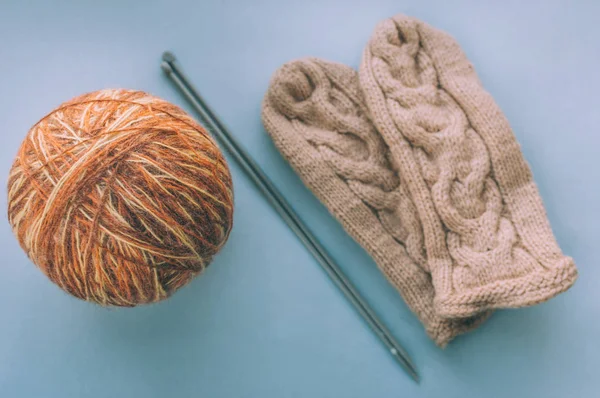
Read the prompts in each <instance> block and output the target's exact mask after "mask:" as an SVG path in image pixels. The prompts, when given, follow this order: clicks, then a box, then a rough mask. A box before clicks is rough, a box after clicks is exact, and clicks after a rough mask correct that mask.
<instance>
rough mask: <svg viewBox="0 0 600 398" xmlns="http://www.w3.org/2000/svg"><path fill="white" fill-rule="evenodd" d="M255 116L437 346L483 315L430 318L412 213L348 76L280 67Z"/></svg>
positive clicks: (332, 69)
mask: <svg viewBox="0 0 600 398" xmlns="http://www.w3.org/2000/svg"><path fill="white" fill-rule="evenodd" d="M262 117H263V123H264V125H265V128H266V130H267V131H268V133H269V134H270V135H271V137H272V138H273V140H274V142H275V144H276V146H277V147H278V148H279V150H280V151H281V153H282V154H283V155H284V156H285V157H286V159H287V160H288V161H289V162H290V164H291V165H292V167H293V168H294V169H295V170H296V172H297V173H298V174H299V175H300V177H301V178H302V180H303V181H304V183H305V184H306V185H307V186H308V187H309V188H310V189H311V190H312V191H313V192H314V194H315V195H316V196H317V197H318V198H319V199H320V200H321V202H322V203H324V204H325V206H326V207H327V208H328V209H329V211H330V212H331V213H332V214H333V215H334V216H335V217H336V218H337V219H338V220H339V221H340V222H341V224H342V225H343V227H344V228H345V229H346V231H347V232H348V233H349V234H350V235H351V236H352V237H353V238H354V239H355V240H356V241H357V242H358V243H359V244H360V245H361V246H362V247H364V248H365V249H366V250H367V252H368V253H369V254H370V255H371V257H372V258H373V259H374V260H375V262H376V263H377V265H378V266H379V267H380V269H381V270H382V271H383V273H384V274H385V275H386V276H387V278H388V279H389V280H390V282H391V283H392V284H393V285H394V286H395V287H396V288H397V289H398V290H399V291H400V293H401V294H402V296H403V297H404V299H405V301H406V302H407V303H408V305H409V306H410V308H411V309H412V310H413V311H414V312H415V313H416V314H417V316H418V317H419V319H420V320H421V322H422V323H423V324H424V325H425V328H426V330H427V332H428V334H429V335H430V336H431V338H432V339H433V340H434V341H435V342H436V343H437V344H439V345H440V346H445V345H446V344H447V343H448V342H449V341H450V340H451V339H452V338H453V337H455V336H456V335H458V334H460V333H463V332H465V331H467V330H469V329H472V328H474V327H476V326H477V325H478V324H479V323H480V322H482V321H483V320H484V319H485V318H486V317H487V316H488V315H489V312H487V313H483V314H479V315H477V316H475V317H471V318H465V319H455V320H452V319H443V318H441V317H440V316H438V315H437V314H436V313H435V311H434V306H433V300H434V296H435V292H434V289H433V285H432V282H431V276H430V275H429V273H428V272H427V270H428V268H429V265H428V264H427V261H426V259H425V257H424V255H425V253H424V251H423V250H424V249H423V248H424V245H423V242H424V237H423V232H422V227H421V223H420V221H419V217H418V213H417V210H416V207H415V205H414V204H413V202H412V200H411V198H410V195H409V192H408V191H407V189H406V182H405V181H403V180H402V178H401V177H400V178H399V177H398V173H397V171H396V170H395V168H394V167H393V166H392V164H391V163H390V159H389V158H390V154H389V151H388V149H387V146H386V145H385V143H384V142H383V140H382V138H381V136H380V135H379V133H378V132H377V131H376V130H375V128H374V127H373V124H372V123H371V121H370V120H369V118H368V113H367V109H366V107H365V105H364V102H363V99H362V94H361V93H360V90H359V86H358V74H357V73H356V72H355V71H354V70H352V69H350V68H348V67H346V66H343V65H338V64H333V63H327V62H324V61H320V60H317V59H306V60H299V61H295V62H291V63H288V64H286V65H284V66H283V67H282V68H280V69H279V70H278V71H277V72H276V73H275V74H274V76H273V78H272V80H271V85H270V87H269V90H268V92H267V94H266V96H265V99H264V102H263V110H262Z"/></svg>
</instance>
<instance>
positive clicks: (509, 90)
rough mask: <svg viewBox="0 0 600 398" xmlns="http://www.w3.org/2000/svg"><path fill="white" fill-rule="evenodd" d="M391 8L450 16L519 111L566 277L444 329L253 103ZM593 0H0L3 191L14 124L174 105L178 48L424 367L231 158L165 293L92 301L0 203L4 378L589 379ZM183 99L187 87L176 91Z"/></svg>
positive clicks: (254, 390)
mask: <svg viewBox="0 0 600 398" xmlns="http://www.w3.org/2000/svg"><path fill="white" fill-rule="evenodd" d="M399 12H403V13H406V14H409V15H413V16H416V17H418V18H420V19H423V20H425V21H426V22H428V23H430V24H431V25H433V26H436V27H438V28H440V29H443V30H445V31H447V32H449V33H451V34H452V35H453V36H454V37H456V38H457V40H458V41H459V42H460V43H461V45H462V46H463V48H464V50H465V51H466V53H467V54H468V56H469V57H470V59H471V60H472V62H473V63H474V65H475V67H476V69H477V71H478V73H479V75H480V77H481V80H482V81H483V83H484V85H485V87H486V88H487V89H488V90H489V91H490V92H491V93H492V95H493V96H494V97H495V98H496V100H497V102H498V103H499V105H500V107H501V108H502V109H503V110H504V111H505V113H506V115H507V117H508V119H509V120H510V121H511V124H512V126H513V127H514V130H515V134H516V135H517V137H518V139H519V141H520V142H521V144H522V147H523V152H524V154H525V156H526V158H527V159H528V161H529V162H530V163H531V167H532V169H533V172H534V174H535V177H536V180H537V182H538V184H539V187H540V191H541V194H542V196H543V198H544V201H545V204H546V207H547V211H548V217H549V218H550V221H551V223H552V225H553V228H554V231H555V233H556V236H557V239H558V241H559V243H560V244H561V247H562V248H563V250H564V251H565V253H567V254H569V255H571V256H573V257H574V258H575V260H576V262H577V264H578V266H579V269H580V278H579V280H578V282H577V283H576V284H575V286H574V287H573V288H572V289H571V290H570V291H569V292H567V293H566V294H564V295H561V296H559V297H558V298H556V299H554V300H552V301H550V302H548V303H546V304H543V305H539V306H536V307H534V308H528V309H520V310H512V311H499V312H497V313H496V314H495V315H494V316H493V317H492V319H490V320H489V321H488V322H487V323H485V324H484V325H483V326H481V327H480V328H479V329H478V330H477V331H475V332H474V333H471V334H469V335H466V336H463V337H461V338H459V339H457V340H456V341H455V342H453V343H452V344H451V345H450V346H449V347H448V348H447V349H446V350H441V349H439V348H437V347H435V346H434V344H433V343H432V342H431V341H430V340H429V339H428V338H427V337H426V335H425V333H424V331H423V329H422V327H421V325H420V323H419V322H418V320H417V319H416V318H415V317H414V316H413V315H412V314H411V313H410V311H409V310H408V309H407V307H406V306H405V304H404V303H403V301H402V300H401V298H400V296H399V295H398V294H397V293H396V292H395V290H394V289H393V288H392V287H391V286H390V285H389V284H388V283H387V282H386V280H385V279H384V277H383V276H382V275H381V274H380V273H379V272H378V271H377V269H376V268H375V265H374V263H373V262H372V261H371V260H370V258H369V257H368V256H367V255H366V254H365V253H364V252H363V251H362V249H361V248H360V247H358V246H357V245H356V244H355V243H354V242H353V241H352V240H351V239H350V238H349V237H348V236H347V235H346V234H345V233H344V231H343V230H342V228H341V227H340V226H339V225H338V224H337V223H336V221H335V220H334V219H333V218H332V217H330V216H329V214H328V213H327V211H326V210H325V208H324V207H323V206H321V205H320V204H319V202H318V201H317V200H316V199H315V198H314V197H313V196H312V195H311V193H310V192H309V191H307V190H306V189H305V188H304V187H303V185H302V183H301V182H300V180H299V179H298V178H297V177H296V176H295V174H294V173H293V171H292V170H291V169H290V167H289V166H288V165H287V164H286V163H285V162H284V160H283V159H282V158H281V157H280V156H279V154H278V153H277V151H276V149H275V148H274V147H273V145H272V144H271V142H270V140H269V138H268V136H267V135H266V133H265V132H264V130H263V128H262V126H261V121H260V113H259V110H260V103H261V99H262V96H263V94H264V92H265V90H266V88H267V84H268V81H269V78H270V75H271V74H272V72H273V71H274V70H275V69H276V68H277V67H278V66H280V65H281V64H282V63H284V62H285V61H288V60H291V59H294V58H298V57H303V56H309V55H312V56H319V57H323V58H327V59H330V60H334V61H338V62H343V63H346V64H349V65H351V66H353V67H357V66H358V64H359V60H360V56H361V52H362V47H363V46H364V44H365V43H366V41H367V40H368V38H369V35H370V33H371V31H372V29H373V27H374V26H375V24H376V23H377V22H378V21H380V20H382V19H384V18H386V17H389V16H392V15H394V14H396V13H399ZM599 16H600V2H593V1H584V0H580V1H577V2H574V1H571V2H569V1H567V0H565V1H502V2H492V1H452V2H449V1H423V0H420V1H400V0H393V1H392V0H389V1H386V0H379V1H374V0H370V1H366V0H365V1H362V2H359V1H352V0H346V1H344V0H340V1H277V0H274V1H241V0H240V1H237V2H234V1H212V2H208V1H193V0H190V1H166V0H165V1H138V2H134V1H123V0H119V1H116V0H112V1H107V0H105V1H75V0H73V1H58V0H54V1H24V0H19V1H17V0H15V1H2V0H0V56H1V58H0V126H1V131H0V137H1V145H0V179H1V180H0V185H1V186H2V187H3V192H4V194H2V195H0V207H1V208H2V209H6V193H5V191H4V189H5V188H4V187H5V186H6V179H7V175H8V171H9V169H10V166H11V163H12V159H13V157H14V155H15V154H16V152H17V149H18V147H19V145H20V142H21V140H22V139H23V137H24V136H25V134H26V132H27V130H28V129H29V127H30V126H31V125H32V124H33V123H35V122H36V121H37V120H38V119H39V118H40V117H41V116H42V115H44V114H46V113H47V112H48V111H49V110H51V109H52V108H54V107H55V106H56V105H58V104H59V103H61V102H62V101H65V100H67V99H69V98H71V97H73V96H75V95H78V94H81V93H83V92H88V91H92V90H97V89H101V88H107V87H126V88H135V89H141V90H145V91H148V92H151V93H153V94H156V95H158V96H161V97H163V98H165V99H167V100H170V101H172V102H175V103H177V104H180V105H184V107H185V105H186V104H185V102H184V100H183V99H182V98H181V97H180V96H179V94H178V92H177V91H176V90H175V89H174V88H173V87H172V86H171V85H170V83H169V82H168V80H167V79H166V77H165V76H164V75H163V74H162V72H161V70H160V67H159V65H160V56H161V53H162V52H163V51H164V50H166V49H170V50H172V51H173V52H174V53H175V54H176V55H177V56H178V58H179V60H180V61H181V64H182V65H183V67H184V69H185V70H186V71H187V72H188V74H189V75H190V76H191V77H192V79H193V81H194V83H195V84H196V86H197V87H199V88H200V90H201V92H202V93H203V95H204V96H205V97H206V98H208V99H209V102H210V104H211V105H212V107H213V108H214V109H215V110H216V111H217V113H218V114H219V115H220V116H221V117H222V119H223V120H224V121H225V123H226V124H227V125H228V126H229V127H230V129H231V130H232V131H233V132H234V134H235V135H236V136H237V138H238V139H239V140H240V141H241V142H242V143H243V145H244V146H245V147H246V148H247V149H248V150H249V152H251V154H252V155H253V156H254V157H255V158H256V159H257V161H258V162H259V163H260V164H261V165H262V166H263V167H264V169H265V170H266V171H267V173H268V174H269V175H270V176H271V177H272V178H273V180H274V181H275V183H276V184H277V185H278V186H279V187H280V188H281V190H282V191H283V192H284V193H285V195H286V196H287V197H288V198H289V200H290V202H291V203H292V204H293V206H294V207H295V208H296V209H297V211H298V212H299V213H300V214H301V215H302V217H303V218H305V219H306V221H307V223H308V224H309V225H310V226H311V228H312V229H313V230H314V231H315V232H316V234H317V235H318V236H319V238H320V239H321V240H322V241H323V243H324V244H325V245H326V247H328V249H329V250H330V251H331V253H332V255H333V256H334V257H335V258H336V259H337V261H338V262H339V263H340V264H342V265H343V267H344V269H345V270H346V272H347V273H348V274H349V275H350V276H351V278H352V279H353V280H354V281H355V282H356V285H357V286H358V287H359V289H360V290H361V292H362V293H363V294H364V296H365V297H366V298H367V299H368V301H369V302H371V303H372V305H373V307H374V308H375V309H376V310H377V311H378V312H379V313H380V314H381V316H382V318H383V319H384V320H385V321H386V323H387V324H388V325H389V326H390V328H391V329H392V330H393V332H394V334H395V335H396V336H397V337H398V339H399V340H400V341H401V342H402V343H403V344H404V345H405V346H406V347H407V349H408V351H409V352H410V353H411V354H412V356H413V358H414V360H415V362H416V364H417V366H418V368H419V370H420V373H421V375H422V378H423V380H422V383H421V384H420V385H417V384H415V383H414V382H412V381H411V380H410V379H409V378H408V376H406V375H405V374H404V373H403V371H402V370H401V369H400V368H399V367H398V366H397V365H396V364H395V363H394V362H393V360H392V359H391V358H390V357H389V355H387V354H386V352H385V351H384V350H383V349H382V347H381V345H380V343H379V342H378V340H377V339H376V338H375V337H374V336H373V334H372V333H371V332H370V331H369V330H368V328H367V327H366V325H365V324H364V323H363V322H362V321H361V319H360V318H359V317H358V316H357V315H356V313H355V312H354V311H353V309H352V308H351V307H350V306H349V304H348V303H347V302H346V301H345V299H344V298H343V296H342V295H341V294H340V293H339V292H338V291H337V290H336V289H335V287H334V286H333V284H332V283H331V282H330V281H329V280H328V279H327V277H326V276H325V274H324V273H323V272H322V271H321V269H320V268H319V267H318V265H317V264H316V262H315V261H314V260H313V258H311V256H310V255H309V254H308V253H307V251H306V250H305V249H304V248H303V246H302V245H301V244H300V243H299V242H298V240H297V239H296V238H295V236H294V235H293V234H292V233H291V232H290V231H289V230H288V229H287V227H286V226H285V225H284V224H283V222H282V221H281V220H280V219H279V218H278V216H277V215H276V214H275V213H274V211H273V210H271V209H270V207H269V206H268V205H267V203H266V202H265V201H264V200H263V198H262V197H261V195H260V194H259V193H258V192H257V190H256V189H255V188H254V187H253V186H252V185H251V183H250V182H249V181H248V180H247V179H246V178H245V176H244V175H243V174H242V172H241V171H240V169H239V168H238V167H237V165H236V164H235V163H233V162H231V167H232V171H233V175H234V182H235V190H236V214H235V228H234V230H233V233H232V235H231V238H230V240H229V242H228V244H227V245H226V247H225V248H224V250H223V251H222V253H221V254H220V255H219V256H218V257H217V258H216V260H215V261H214V264H213V266H212V267H210V268H209V270H208V271H207V272H206V273H205V274H204V275H203V276H201V277H200V278H198V279H196V280H195V281H194V282H193V283H191V284H190V285H189V286H188V287H186V288H184V289H183V290H182V291H180V292H179V293H178V294H176V295H175V296H174V297H173V298H172V299H170V300H167V301H166V302H163V303H160V304H156V305H152V306H145V307H141V308H135V309H105V308H100V307H97V306H94V305H92V304H88V303H85V302H82V301H78V300H76V299H74V298H71V297H70V296H68V295H67V294H65V293H63V292H62V291H61V290H60V289H59V288H57V287H56V286H54V285H53V284H52V283H50V282H49V281H48V280H47V279H46V278H45V277H44V276H43V275H42V273H41V272H39V271H38V270H37V269H36V268H35V266H34V265H33V264H31V263H30V262H29V261H28V260H27V258H26V256H25V254H24V253H23V252H22V251H21V249H20V248H19V246H18V244H17V241H16V239H15V238H14V237H13V235H12V232H11V230H10V227H9V225H8V222H7V221H6V216H4V217H3V221H2V223H1V225H0V253H1V258H2V264H1V267H0V397H61V398H64V397H147V398H150V397H161V398H162V397H171V396H173V397H265V398H269V397H311V398H314V397H392V396H394V397H439V396H444V397H482V396H492V397H533V396H536V397H537V396H544V397H598V396H600V377H598V374H597V373H598V370H599V369H600V290H599V285H600V269H599V268H598V267H597V264H596V263H597V261H598V254H599V249H598V238H599V237H600V222H599V216H600V184H599V182H600V171H599V170H600V167H599V165H600V160H599V157H600V155H599V152H598V146H599V145H600V135H599V132H598V126H600V111H599V110H600V96H599V93H600V77H599V62H600V24H598V17H599ZM187 109H189V108H187Z"/></svg>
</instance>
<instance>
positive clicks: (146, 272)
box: [8, 90, 233, 306]
mask: <svg viewBox="0 0 600 398" xmlns="http://www.w3.org/2000/svg"><path fill="white" fill-rule="evenodd" d="M232 215H233V191H232V183H231V176H230V173H229V169H228V167H227V164H226V162H225V159H224V158H223V155H222V154H221V152H220V151H219V149H218V147H217V146H216V145H215V143H214V141H213V140H212V138H211V137H210V136H209V135H208V133H207V132H206V130H204V129H203V128H202V127H201V126H200V125H198V124H197V123H196V122H195V121H194V120H193V119H192V118H191V117H190V116H188V115H187V114H186V113H185V112H184V111H183V110H181V109H180V108H178V107H176V106H174V105H172V104H170V103H168V102H166V101H163V100H161V99H159V98H156V97H153V96H150V95H148V94H146V93H143V92H140V91H128V90H102V91H97V92H94V93H90V94H86V95H82V96H80V97H77V98H74V99H72V100H71V101H69V102H66V103H64V104H63V105H61V106H60V107H59V108H57V109H55V110H54V111H52V112H51V113H50V114H48V115H47V116H45V117H44V118H43V119H42V120H40V121H39V122H38V123H37V124H36V125H34V126H33V127H32V129H31V130H30V131H29V133H28V135H27V137H26V139H25V140H24V141H23V144H22V146H21V148H20V150H19V153H18V155H17V158H16V160H15V162H14V164H13V166H12V169H11V172H10V176H9V180H8V218H9V221H10V224H11V226H12V228H13V231H14V233H15V235H16V236H17V238H18V240H19V243H20V244H21V247H22V248H23V249H24V250H25V252H26V253H27V255H28V256H29V258H30V259H31V260H32V261H33V262H34V263H35V264H36V265H37V266H38V267H39V268H40V269H41V270H42V271H43V272H44V273H45V274H46V275H47V276H48V277H49V278H50V279H51V280H52V281H53V282H54V283H56V284H57V285H58V286H60V287H61V288H62V289H64V290H65V291H67V292H69V293H71V294H72V295H74V296H76V297H79V298H81V299H84V300H89V301H93V302H96V303H99V304H102V305H117V306H135V305H137V304H142V303H150V302H155V301H159V300H162V299H164V298H166V297H168V296H169V295H170V294H171V293H173V292H174V291H175V290H177V289H178V288H180V287H181V286H183V285H185V284H186V283H188V282H189V281H190V280H191V279H192V278H193V277H194V276H196V275H198V274H199V273H200V272H201V271H202V270H203V269H204V268H206V266H207V265H208V263H209V262H210V261H211V259H212V257H213V255H214V254H216V253H217V252H218V251H219V249H220V248H221V246H222V245H223V244H224V243H225V241H226V240H227V237H228V236H229V232H230V230H231V225H232Z"/></svg>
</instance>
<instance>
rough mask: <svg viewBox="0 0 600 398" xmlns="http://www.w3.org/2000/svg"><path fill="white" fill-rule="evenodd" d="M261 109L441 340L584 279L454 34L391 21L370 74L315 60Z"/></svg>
mask: <svg viewBox="0 0 600 398" xmlns="http://www.w3.org/2000/svg"><path fill="white" fill-rule="evenodd" d="M262 116H263V122H264V125H265V129H266V130H267V132H268V133H269V134H270V135H271V137H272V138H273V140H274V142H275V144H276V146H277V147H278V149H279V150H280V151H281V153H282V154H283V155H284V157H285V158H286V159H287V160H288V161H289V162H290V164H291V165H292V167H294V169H295V170H296V171H297V172H298V174H299V175H300V177H301V178H302V180H303V181H304V183H305V184H306V185H307V186H308V187H309V188H310V189H311V190H312V191H313V192H314V193H315V195H316V196H317V197H318V198H319V199H320V200H321V201H322V202H323V203H324V204H325V205H326V206H327V208H328V209H329V210H330V212H331V213H332V214H333V215H334V216H335V217H336V218H337V219H338V220H339V221H340V222H341V224H342V225H343V226H344V228H345V229H346V230H347V231H348V233H349V234H350V235H351V236H352V237H353V238H354V239H355V240H356V241H357V242H358V243H359V244H360V245H361V246H363V247H364V248H365V249H366V251H367V252H368V253H369V254H370V255H371V256H372V257H373V259H374V260H375V262H376V263H377V264H378V266H379V268H380V269H381V270H382V271H383V273H384V274H385V275H386V276H387V277H388V279H389V280H390V282H391V283H392V284H393V285H394V286H395V287H396V288H397V289H398V290H399V292H400V293H401V295H402V296H403V298H404V299H405V301H406V302H407V303H408V305H409V306H410V308H411V309H412V310H413V311H414V312H415V314H416V315H417V316H418V317H419V319H420V320H421V321H422V322H423V324H424V326H425V328H426V330H427V332H428V334H429V335H430V336H431V337H432V338H433V339H434V340H435V341H436V343H438V344H439V345H441V346H444V345H445V344H446V343H447V342H448V341H449V340H451V339H452V338H453V337H455V336H456V335H458V334H460V333H462V332H464V331H467V330H470V329H472V328H474V327H476V326H477V325H478V324H480V323H481V322H482V321H484V320H485V319H486V318H487V317H488V316H489V315H490V313H491V311H492V310H493V309H495V308H507V307H511V308H514V307H521V306H526V305H533V304H536V303H539V302H542V301H545V300H547V299H549V298H551V297H553V296H555V295H557V294H558V293H560V292H562V291H564V290H566V289H568V288H569V287H570V286H571V285H572V284H573V283H574V281H575V279H576V277H577V270H576V268H575V265H574V263H573V260H572V259H571V258H569V257H566V256H564V255H563V254H562V253H561V251H560V249H559V247H558V245H557V243H556V241H555V238H554V236H553V234H552V231H551V229H550V225H549V222H548V220H547V217H546V214H545V210H544V207H543V204H542V200H541V198H540V195H539V193H538V191H537V187H536V185H535V183H534V181H533V177H532V174H531V172H530V170H529V167H528V165H527V163H526V161H525V160H524V158H523V156H522V154H521V151H520V147H519V144H518V143H517V141H516V139H515V137H514V134H513V133H512V131H511V129H510V127H509V125H508V122H507V121H506V119H505V117H504V116H503V114H502V112H501V111H500V109H499V108H498V106H497V105H496V104H495V103H494V101H493V99H492V98H491V96H490V95H489V94H488V93H487V92H486V91H485V90H484V89H483V87H482V85H481V83H480V82H479V80H478V78H477V76H476V74H475V72H474V68H473V67H472V65H471V64H470V62H469V61H468V60H467V58H466V56H465V55H464V53H463V52H462V50H461V49H460V47H459V45H458V44H457V43H456V41H455V40H454V39H453V38H451V37H450V36H448V35H447V34H445V33H443V32H440V31H438V30H436V29H434V28H432V27H430V26H428V25H426V24H425V23H423V22H421V21H418V20H416V19H413V18H410V17H406V16H404V15H398V16H395V17H393V18H390V19H388V20H385V21H383V22H382V23H380V24H379V25H378V26H377V27H376V29H375V31H374V33H373V36H372V38H371V40H370V41H369V43H368V45H367V47H366V48H365V50H364V54H363V59H362V63H361V67H360V71H359V73H358V74H357V73H356V72H355V71H353V70H352V69H350V68H348V67H345V66H342V65H338V64H332V63H328V62H325V61H322V60H318V59H312V58H311V59H304V60H298V61H294V62H291V63H288V64H286V65H284V66H283V67H282V68H280V69H279V70H278V71H277V72H275V74H274V76H273V78H272V81H271V85H270V87H269V89H268V92H267V94H266V96H265V99H264V102H263V114H262Z"/></svg>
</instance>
